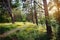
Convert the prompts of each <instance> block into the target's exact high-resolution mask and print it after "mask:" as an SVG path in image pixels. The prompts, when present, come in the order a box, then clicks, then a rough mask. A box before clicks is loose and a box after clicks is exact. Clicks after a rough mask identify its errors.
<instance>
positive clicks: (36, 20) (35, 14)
mask: <svg viewBox="0 0 60 40" xmlns="http://www.w3.org/2000/svg"><path fill="white" fill-rule="evenodd" d="M34 17H35V23H36V24H37V25H38V19H37V12H36V2H35V0H34Z"/></svg>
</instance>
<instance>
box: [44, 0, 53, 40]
mask: <svg viewBox="0 0 60 40" xmlns="http://www.w3.org/2000/svg"><path fill="white" fill-rule="evenodd" d="M43 4H44V11H45V21H46V22H45V23H46V28H47V36H48V39H49V40H50V39H51V38H52V28H51V25H50V23H49V22H50V21H49V14H48V7H47V1H46V0H43Z"/></svg>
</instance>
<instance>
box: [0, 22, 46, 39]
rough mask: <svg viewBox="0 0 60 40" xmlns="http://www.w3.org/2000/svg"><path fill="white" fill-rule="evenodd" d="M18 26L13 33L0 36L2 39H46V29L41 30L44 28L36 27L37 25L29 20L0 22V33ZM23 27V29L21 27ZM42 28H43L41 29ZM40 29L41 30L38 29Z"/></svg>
mask: <svg viewBox="0 0 60 40" xmlns="http://www.w3.org/2000/svg"><path fill="white" fill-rule="evenodd" d="M17 27H19V28H20V29H21V30H17V31H16V32H15V33H13V34H10V35H8V36H7V37H5V38H2V40H12V39H17V40H39V39H41V40H46V39H47V35H46V33H45V32H46V31H45V32H42V31H44V30H46V29H44V28H43V27H41V29H38V28H39V27H37V26H36V24H33V23H29V22H24V23H23V22H21V23H19V22H16V23H15V24H11V23H10V24H7V23H5V24H0V30H2V31H0V32H1V33H4V32H7V31H9V30H12V29H15V28H17ZM22 28H23V29H22ZM43 29H44V30H43ZM40 30H42V31H40Z"/></svg>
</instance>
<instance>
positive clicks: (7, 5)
mask: <svg viewBox="0 0 60 40" xmlns="http://www.w3.org/2000/svg"><path fill="white" fill-rule="evenodd" d="M10 2H11V1H10V0H2V3H3V6H4V7H5V9H6V10H7V11H8V13H9V15H10V17H11V20H12V23H14V22H15V21H14V16H13V14H12V10H11V6H10Z"/></svg>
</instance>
